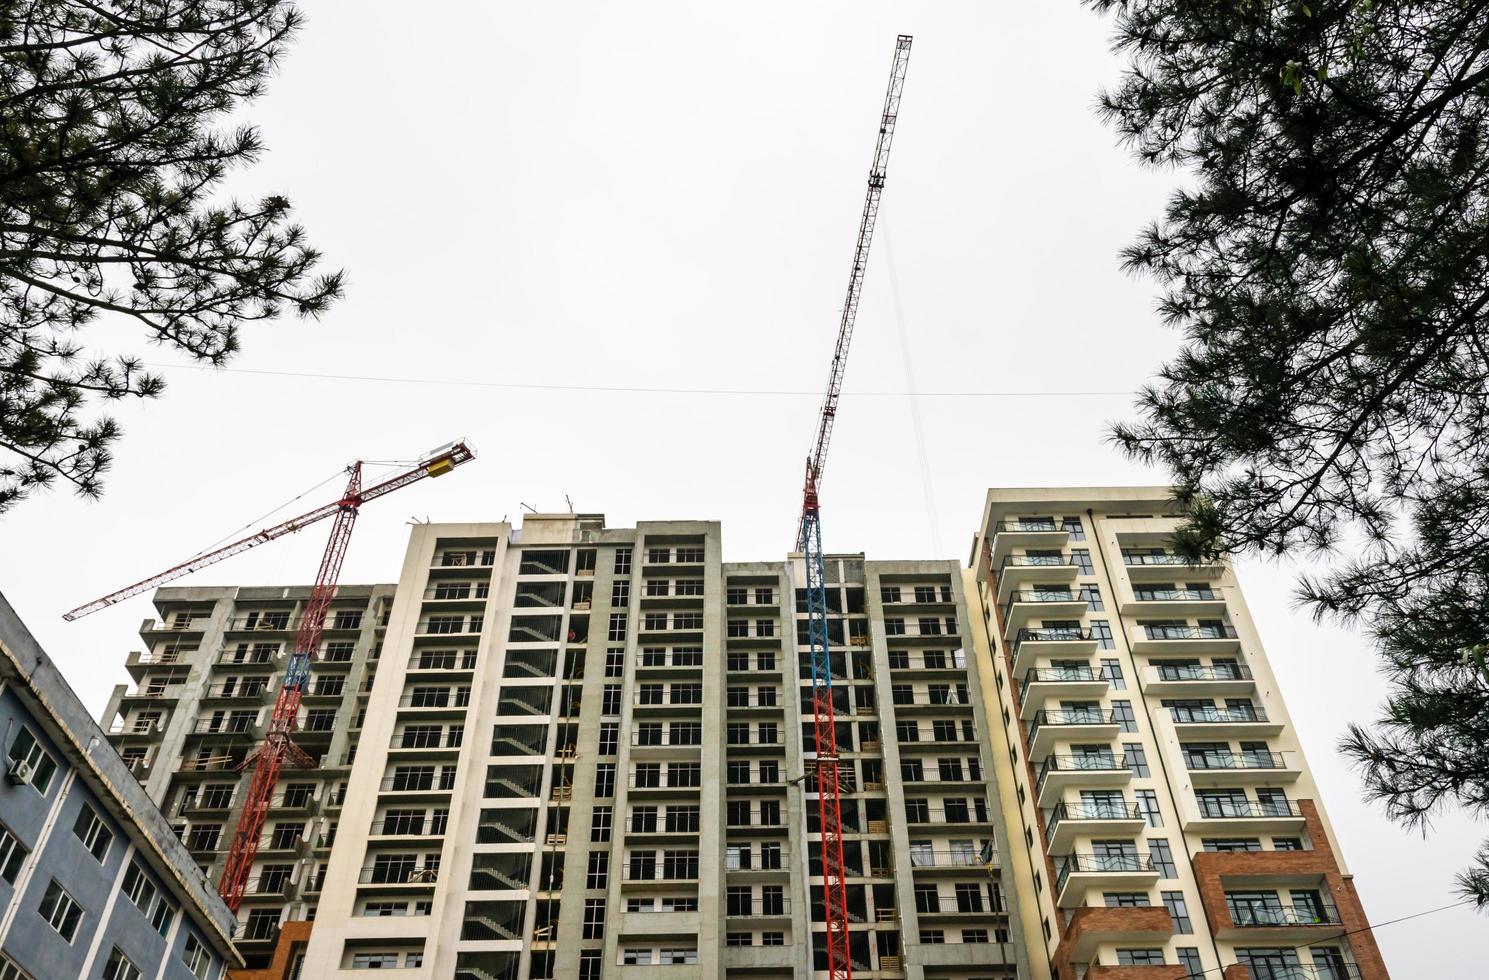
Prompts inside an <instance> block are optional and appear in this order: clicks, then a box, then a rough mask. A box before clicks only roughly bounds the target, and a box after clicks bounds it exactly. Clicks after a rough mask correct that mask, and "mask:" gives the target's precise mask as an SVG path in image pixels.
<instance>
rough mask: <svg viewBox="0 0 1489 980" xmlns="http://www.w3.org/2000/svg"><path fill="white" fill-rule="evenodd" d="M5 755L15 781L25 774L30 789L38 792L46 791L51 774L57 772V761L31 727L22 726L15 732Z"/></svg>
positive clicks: (50, 782) (49, 784)
mask: <svg viewBox="0 0 1489 980" xmlns="http://www.w3.org/2000/svg"><path fill="white" fill-rule="evenodd" d="M7 757H8V758H9V759H10V771H11V772H12V773H14V774H15V778H16V779H17V781H20V776H21V775H25V776H26V777H27V778H26V779H25V780H24V781H25V782H29V783H30V784H31V788H32V789H34V790H36V791H37V792H38V793H42V794H45V793H46V791H47V789H48V788H49V787H50V786H51V785H52V776H53V775H55V774H56V772H57V763H56V762H55V761H53V759H52V757H51V756H50V755H49V754H47V751H46V749H43V748H42V747H41V745H40V744H39V743H38V742H37V741H36V736H35V735H33V734H31V729H29V728H25V727H22V728H21V730H20V731H19V732H16V737H15V738H14V739H13V740H12V741H11V743H10V751H9V752H8V753H7Z"/></svg>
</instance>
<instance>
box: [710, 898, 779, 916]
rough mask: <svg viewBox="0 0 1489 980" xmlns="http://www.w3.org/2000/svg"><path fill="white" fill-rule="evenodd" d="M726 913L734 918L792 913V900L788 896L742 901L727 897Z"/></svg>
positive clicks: (725, 903) (725, 901) (725, 902)
mask: <svg viewBox="0 0 1489 980" xmlns="http://www.w3.org/2000/svg"><path fill="white" fill-rule="evenodd" d="M724 914H725V915H727V916H729V917H730V918H734V919H753V918H767V917H773V916H782V915H790V914H791V901H790V900H789V899H787V898H785V897H784V896H783V897H780V898H752V899H750V900H749V901H747V902H746V901H742V900H740V899H735V898H727V897H726V898H725V900H724Z"/></svg>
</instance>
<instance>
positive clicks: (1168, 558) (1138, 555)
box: [1122, 551, 1214, 565]
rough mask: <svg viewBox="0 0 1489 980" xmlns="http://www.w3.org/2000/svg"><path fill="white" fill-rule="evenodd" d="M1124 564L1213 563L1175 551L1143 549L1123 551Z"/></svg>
mask: <svg viewBox="0 0 1489 980" xmlns="http://www.w3.org/2000/svg"><path fill="white" fill-rule="evenodd" d="M1122 564H1124V565H1213V564H1214V562H1211V561H1204V560H1200V561H1196V560H1194V559H1192V558H1188V557H1186V556H1184V555H1176V554H1174V553H1173V552H1171V551H1170V552H1160V553H1158V554H1151V553H1146V552H1141V551H1124V552H1122Z"/></svg>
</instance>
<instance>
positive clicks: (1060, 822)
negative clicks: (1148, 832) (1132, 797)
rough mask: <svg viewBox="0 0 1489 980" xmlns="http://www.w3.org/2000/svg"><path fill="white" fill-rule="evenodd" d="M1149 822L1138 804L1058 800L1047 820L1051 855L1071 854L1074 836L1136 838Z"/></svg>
mask: <svg viewBox="0 0 1489 980" xmlns="http://www.w3.org/2000/svg"><path fill="white" fill-rule="evenodd" d="M1147 825H1148V820H1147V817H1146V816H1145V815H1144V814H1143V811H1142V810H1141V809H1139V807H1138V805H1137V804H1136V803H1129V802H1127V801H1125V800H1124V801H1122V802H1121V803H1057V804H1055V808H1054V809H1053V810H1051V811H1050V812H1049V818H1048V820H1046V822H1045V827H1044V839H1045V841H1046V843H1048V844H1049V852H1050V853H1051V854H1068V853H1069V852H1070V849H1071V847H1072V846H1073V844H1074V843H1075V839H1076V838H1077V837H1081V836H1087V835H1100V836H1106V837H1136V836H1137V835H1138V834H1141V833H1142V832H1143V828H1144V827H1146V826H1147Z"/></svg>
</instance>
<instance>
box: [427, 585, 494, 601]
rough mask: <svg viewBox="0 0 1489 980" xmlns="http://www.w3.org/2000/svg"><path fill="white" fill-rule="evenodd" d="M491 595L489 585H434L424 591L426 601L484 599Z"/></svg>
mask: <svg viewBox="0 0 1489 980" xmlns="http://www.w3.org/2000/svg"><path fill="white" fill-rule="evenodd" d="M490 594H491V583H489V582H475V583H463V584H460V585H455V584H449V585H435V586H431V587H430V588H427V589H425V590H424V598H426V599H485V598H486V597H487V596H489V595H490Z"/></svg>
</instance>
